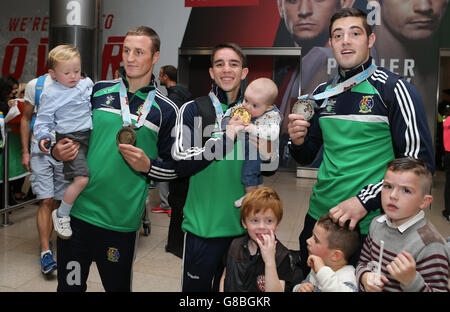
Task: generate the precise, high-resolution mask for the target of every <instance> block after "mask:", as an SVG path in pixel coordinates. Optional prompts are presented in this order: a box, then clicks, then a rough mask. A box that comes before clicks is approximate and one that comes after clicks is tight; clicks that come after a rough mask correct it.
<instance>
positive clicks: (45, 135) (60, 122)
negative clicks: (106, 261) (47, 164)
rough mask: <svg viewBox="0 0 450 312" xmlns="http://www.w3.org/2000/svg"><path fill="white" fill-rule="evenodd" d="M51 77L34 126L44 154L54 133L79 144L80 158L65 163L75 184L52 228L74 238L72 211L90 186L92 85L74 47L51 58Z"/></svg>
mask: <svg viewBox="0 0 450 312" xmlns="http://www.w3.org/2000/svg"><path fill="white" fill-rule="evenodd" d="M48 67H49V70H48V72H49V74H50V76H51V78H52V79H53V80H55V82H54V83H53V84H51V85H50V86H49V87H48V88H46V89H45V90H44V91H43V93H42V96H41V100H40V107H39V111H38V113H37V117H36V123H35V125H34V135H35V137H36V138H37V140H38V142H39V148H40V149H41V151H43V152H46V153H48V152H49V151H50V150H49V148H50V146H49V145H50V144H51V134H50V132H51V131H52V130H55V132H56V140H57V141H58V140H60V139H62V138H69V139H71V140H73V141H76V142H79V143H80V149H79V151H78V155H77V157H76V158H75V159H74V160H72V161H68V162H65V163H64V169H63V172H64V178H65V179H66V180H73V182H72V183H71V184H70V185H69V187H68V188H67V190H66V192H65V193H64V198H63V200H62V202H61V205H60V206H59V208H58V209H55V210H54V211H53V212H52V219H53V226H54V228H55V231H56V232H57V234H58V236H59V237H61V238H62V239H68V238H70V237H71V236H72V229H71V228H70V216H69V215H70V210H71V208H72V205H73V203H74V202H75V200H76V198H77V197H78V195H79V194H80V193H81V191H82V190H83V189H84V188H85V187H86V185H87V184H88V182H89V168H88V166H87V162H86V156H87V151H88V146H89V138H90V133H91V129H92V112H91V102H90V97H91V93H92V87H93V82H92V80H91V79H89V78H85V79H82V77H81V56H80V53H79V52H78V50H77V49H76V48H75V47H73V46H71V45H59V46H57V47H55V48H54V49H52V50H51V51H50V52H49V55H48Z"/></svg>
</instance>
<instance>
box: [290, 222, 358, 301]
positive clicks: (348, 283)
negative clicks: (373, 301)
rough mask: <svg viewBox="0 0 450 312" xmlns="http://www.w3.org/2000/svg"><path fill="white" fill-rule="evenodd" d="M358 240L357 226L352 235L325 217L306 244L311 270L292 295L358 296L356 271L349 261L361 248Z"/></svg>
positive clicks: (318, 223) (315, 226)
mask: <svg viewBox="0 0 450 312" xmlns="http://www.w3.org/2000/svg"><path fill="white" fill-rule="evenodd" d="M359 236H360V234H359V227H358V226H356V228H355V230H353V231H351V230H349V228H348V224H346V226H345V227H341V226H340V225H339V224H338V223H335V222H333V220H332V219H331V217H330V216H329V215H328V214H326V215H324V216H321V217H320V218H319V220H318V221H317V222H316V224H315V225H314V229H313V235H312V236H311V237H310V238H309V239H308V240H307V241H306V242H307V244H308V252H309V257H308V262H307V263H308V266H309V267H310V268H311V269H312V270H311V272H310V273H309V274H308V276H307V277H306V279H305V280H304V281H303V282H302V283H300V284H298V285H296V286H295V287H294V289H293V291H294V292H357V291H358V287H357V285H356V276H355V268H354V267H353V266H352V265H349V264H348V260H349V259H350V257H351V256H352V255H353V254H354V253H355V252H356V250H357V249H358V248H359V246H360V237H359Z"/></svg>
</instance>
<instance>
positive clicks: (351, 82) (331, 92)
mask: <svg viewBox="0 0 450 312" xmlns="http://www.w3.org/2000/svg"><path fill="white" fill-rule="evenodd" d="M376 70H377V66H375V65H374V64H372V65H370V66H369V67H368V68H367V69H365V70H364V71H362V72H361V73H359V74H358V75H355V76H353V77H350V78H349V79H347V80H345V81H343V82H341V83H340V84H338V85H337V86H334V87H333V85H332V87H331V88H330V89H328V90H326V91H324V92H322V93H319V94H317V95H309V94H305V95H302V96H301V97H300V99H307V98H308V99H312V100H322V99H325V98H330V97H333V96H335V95H338V94H340V93H342V92H345V91H347V90H348V89H350V88H353V87H354V86H356V85H358V84H360V83H361V82H363V81H364V80H366V79H367V78H369V77H370V76H372V74H373V73H374V72H375V71H376ZM335 80H336V79H335Z"/></svg>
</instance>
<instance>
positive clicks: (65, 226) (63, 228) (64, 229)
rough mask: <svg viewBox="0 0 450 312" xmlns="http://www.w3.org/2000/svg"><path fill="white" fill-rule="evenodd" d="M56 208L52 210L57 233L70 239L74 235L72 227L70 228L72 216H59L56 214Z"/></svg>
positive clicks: (63, 237)
mask: <svg viewBox="0 0 450 312" xmlns="http://www.w3.org/2000/svg"><path fill="white" fill-rule="evenodd" d="M56 210H57V209H55V210H53V212H52V219H53V227H54V229H55V231H56V234H57V235H58V236H59V237H61V238H62V239H69V238H71V237H72V229H71V228H70V217H69V216H64V217H62V218H58V216H57V215H56Z"/></svg>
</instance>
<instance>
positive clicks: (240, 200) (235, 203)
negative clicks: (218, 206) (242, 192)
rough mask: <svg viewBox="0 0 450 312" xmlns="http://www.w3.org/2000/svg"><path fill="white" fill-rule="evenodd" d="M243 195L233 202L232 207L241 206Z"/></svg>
mask: <svg viewBox="0 0 450 312" xmlns="http://www.w3.org/2000/svg"><path fill="white" fill-rule="evenodd" d="M244 197H245V196H242V197H241V198H239V199H238V200H237V201H235V202H234V207H236V208H240V207H241V206H242V201H243V200H244Z"/></svg>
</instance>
